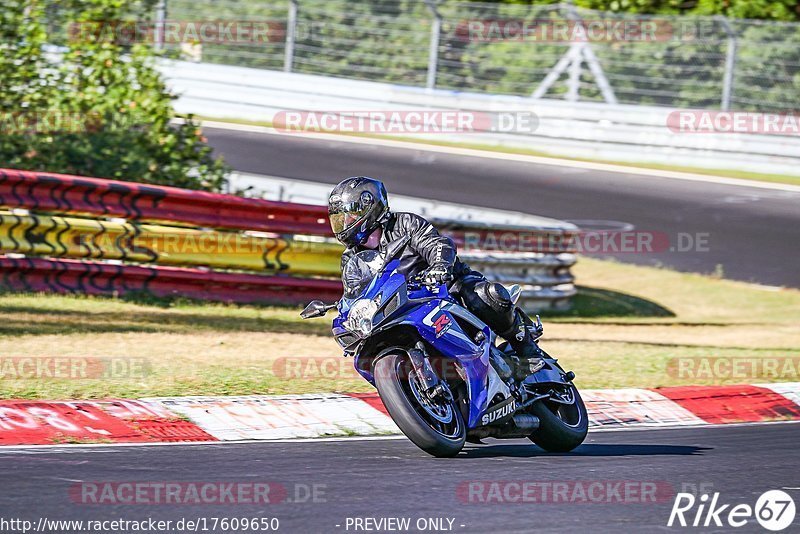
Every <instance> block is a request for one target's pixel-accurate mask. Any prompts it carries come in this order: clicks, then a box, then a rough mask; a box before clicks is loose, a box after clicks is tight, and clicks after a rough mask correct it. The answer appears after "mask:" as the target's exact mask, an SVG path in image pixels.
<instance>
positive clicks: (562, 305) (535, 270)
mask: <svg viewBox="0 0 800 534" xmlns="http://www.w3.org/2000/svg"><path fill="white" fill-rule="evenodd" d="M459 257H460V258H461V259H462V260H464V261H465V262H466V263H468V264H469V266H470V267H471V268H472V269H476V270H478V271H480V272H482V273H483V274H484V275H486V277H487V278H489V279H490V280H492V281H495V282H500V283H501V284H504V285H511V284H519V285H520V287H521V288H522V294H521V296H520V300H519V302H518V304H519V306H520V307H521V308H522V309H524V310H526V311H535V310H541V309H548V310H565V309H568V308H569V307H570V305H571V301H570V299H571V298H572V297H573V296H575V294H576V293H577V289H576V288H575V285H574V282H575V277H574V276H573V275H572V272H571V271H570V267H572V266H573V265H574V264H575V262H576V260H577V258H576V256H575V254H571V253H561V254H541V253H534V252H516V253H491V252H469V253H466V254H459Z"/></svg>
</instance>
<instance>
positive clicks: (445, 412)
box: [373, 352, 467, 457]
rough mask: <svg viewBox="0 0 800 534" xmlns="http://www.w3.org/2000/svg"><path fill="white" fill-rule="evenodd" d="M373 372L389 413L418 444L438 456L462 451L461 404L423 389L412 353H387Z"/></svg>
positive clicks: (462, 421)
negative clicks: (410, 355) (428, 394)
mask: <svg viewBox="0 0 800 534" xmlns="http://www.w3.org/2000/svg"><path fill="white" fill-rule="evenodd" d="M373 375H374V377H375V386H376V387H377V389H378V394H379V395H380V397H381V400H382V401H383V404H384V406H386V410H387V411H388V412H389V415H390V416H391V417H392V419H393V420H394V422H395V424H397V426H398V427H400V430H401V431H402V432H403V434H405V435H406V437H407V438H408V439H410V440H411V441H412V442H413V443H414V444H415V445H416V446H417V447H419V448H420V449H422V450H423V451H425V452H427V453H428V454H430V455H433V456H437V457H449V456H455V455H456V454H458V453H459V451H461V449H462V448H463V447H464V442H465V440H466V437H467V429H466V425H465V424H464V419H463V418H462V417H461V412H460V411H459V409H458V406H457V405H456V403H455V402H454V401H452V400H451V401H447V400H445V399H436V400H434V399H431V398H430V397H428V396H427V395H426V394H425V392H424V391H422V386H421V383H420V381H419V379H418V378H417V375H416V373H415V371H414V367H413V366H412V365H411V360H410V359H409V357H408V355H406V354H403V353H400V352H398V353H396V354H387V355H386V356H384V357H382V358H380V359H379V360H378V361H377V362H375V367H374V369H373Z"/></svg>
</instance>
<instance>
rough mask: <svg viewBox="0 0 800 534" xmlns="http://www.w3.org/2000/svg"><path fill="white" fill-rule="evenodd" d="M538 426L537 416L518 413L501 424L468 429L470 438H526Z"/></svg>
mask: <svg viewBox="0 0 800 534" xmlns="http://www.w3.org/2000/svg"><path fill="white" fill-rule="evenodd" d="M538 428H539V418H538V417H536V416H535V415H530V414H526V413H520V414H517V415H515V416H513V417H512V418H511V420H510V421H509V422H507V423H506V424H504V425H503V426H485V427H481V428H477V429H475V430H472V431H470V433H469V434H468V437H469V438H471V439H478V440H480V439H483V438H497V439H514V438H527V437H528V436H530V435H531V434H533V433H534V432H535V431H536V429H538Z"/></svg>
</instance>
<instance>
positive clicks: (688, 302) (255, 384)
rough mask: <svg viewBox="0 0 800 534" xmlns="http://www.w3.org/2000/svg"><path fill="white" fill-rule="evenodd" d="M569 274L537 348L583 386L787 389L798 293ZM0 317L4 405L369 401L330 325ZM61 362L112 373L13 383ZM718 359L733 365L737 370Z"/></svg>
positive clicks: (197, 315) (146, 306) (95, 306)
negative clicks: (572, 297) (337, 396)
mask: <svg viewBox="0 0 800 534" xmlns="http://www.w3.org/2000/svg"><path fill="white" fill-rule="evenodd" d="M575 271H576V276H577V279H578V280H580V281H581V282H582V286H581V288H580V293H579V296H578V298H577V300H576V308H575V310H573V311H572V312H569V313H566V314H561V315H547V314H545V316H544V317H543V320H544V322H545V337H544V338H543V340H542V346H543V347H544V348H545V349H546V350H547V351H548V352H550V353H551V354H553V355H554V356H557V357H558V358H560V359H561V361H562V362H563V363H564V364H565V366H566V367H567V368H570V369H573V370H574V371H575V372H576V374H577V376H578V379H577V382H578V384H579V386H581V387H583V388H598V387H658V386H669V385H688V384H727V383H748V382H776V381H793V380H798V377H797V372H798V369H797V364H798V363H799V362H800V291H797V290H791V289H775V288H765V287H762V286H757V285H752V284H745V283H739V282H732V281H727V280H719V279H714V278H711V277H707V276H701V275H696V274H684V273H677V272H674V271H669V270H663V269H655V268H650V267H640V266H633V265H625V264H620V263H614V262H608V261H600V260H594V259H588V258H581V260H580V261H579V262H578V264H577V266H576V268H575ZM0 314H2V319H3V320H2V323H0V376H2V377H1V378H0V392H1V396H2V397H3V398H46V399H71V398H103V397H147V396H164V395H243V394H285V393H307V392H323V391H328V392H329V391H355V392H358V391H370V390H371V386H369V384H367V383H366V382H364V381H363V380H361V379H360V378H358V377H357V376H356V375H355V374H354V372H353V371H352V369H351V365H352V363H351V361H350V360H349V359H344V358H342V357H341V353H340V351H339V349H338V347H337V345H336V344H335V342H334V341H333V340H332V339H331V337H330V336H329V330H328V328H329V324H330V321H329V318H330V316H329V318H328V319H319V320H316V321H301V320H300V319H299V317H298V315H297V314H298V310H295V309H287V308H258V307H248V306H228V305H220V304H198V303H191V302H185V301H173V302H164V301H155V302H151V301H142V302H129V301H122V300H119V299H105V298H89V297H68V296H52V295H32V294H5V295H0ZM65 356H66V357H72V358H76V359H78V360H77V361H81V360H80V359H82V358H88V359H93V358H102V359H105V361H106V362H109V361H111V362H113V364H112V365H113V366H114V369H113V371H114V372H113V373H112V374H111V376H100V377H98V378H73V377H71V376H73V375H69V374H68V375H67V376H70V378H54V377H45V378H35V379H34V378H20V377H19V376H18V375H17V374H16V373H19V371H20V370H23V371H25V370H26V369H30V368H25V367H21V363H20V362H21V361H22V360H21V359H22V358H28V357H41V358H45V357H50V358H53V357H65ZM73 361H74V360H73ZM703 362H705V364H704V363H703ZM715 362H723V364H722V365H723V367H717V368H714V367H713V365H714V364H715ZM724 362H739V364H738V365H739V367H738V371H737V368H733V369H730V368H727V367H725V363H724ZM787 362H788V363H787ZM105 365H106V366H107V365H108V364H107V363H106V364H105ZM681 366H683V367H681ZM687 366H688V367H687ZM687 368H688V369H689V371H688V373H687V372H685V371H686V370H687ZM726 369H727V370H726ZM677 371H681V372H677ZM90 374H91V373H90ZM76 376H78V377H80V376H81V374H80V372H78V373H76ZM92 376H95V375H92Z"/></svg>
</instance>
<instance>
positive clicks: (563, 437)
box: [528, 384, 589, 452]
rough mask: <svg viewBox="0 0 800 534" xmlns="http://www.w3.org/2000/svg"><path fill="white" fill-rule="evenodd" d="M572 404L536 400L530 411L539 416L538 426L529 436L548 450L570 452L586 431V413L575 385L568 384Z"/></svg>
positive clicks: (587, 430)
mask: <svg viewBox="0 0 800 534" xmlns="http://www.w3.org/2000/svg"><path fill="white" fill-rule="evenodd" d="M570 391H571V392H572V394H573V395H574V396H575V402H574V406H565V405H560V404H558V403H555V402H548V401H547V400H543V401H539V402H535V403H534V404H533V405H532V406H531V408H530V412H531V413H532V414H533V415H535V416H536V417H538V418H539V428H538V429H537V430H536V432H534V433H533V434H531V435H530V436H528V438H529V439H530V440H531V441H533V442H534V443H535V444H537V445H538V446H539V447H541V448H543V449H544V450H546V451H548V452H569V451H571V450H573V449H575V448H576V447H577V446H578V445H580V444H581V443H583V440H584V439H586V434H587V433H588V432H589V416H588V414H587V413H586V406H585V405H584V404H583V399H582V398H581V394H580V393H578V388H576V387H575V386H574V385H572V384H570Z"/></svg>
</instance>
